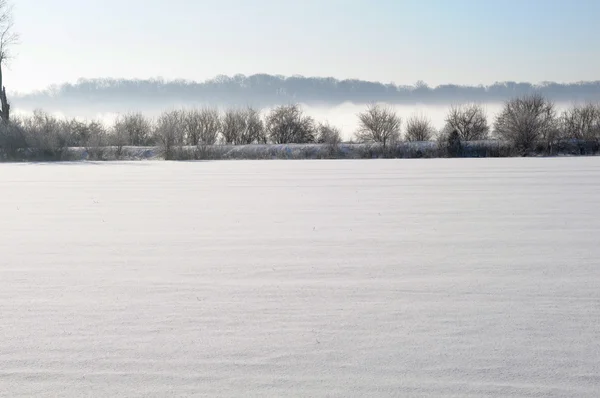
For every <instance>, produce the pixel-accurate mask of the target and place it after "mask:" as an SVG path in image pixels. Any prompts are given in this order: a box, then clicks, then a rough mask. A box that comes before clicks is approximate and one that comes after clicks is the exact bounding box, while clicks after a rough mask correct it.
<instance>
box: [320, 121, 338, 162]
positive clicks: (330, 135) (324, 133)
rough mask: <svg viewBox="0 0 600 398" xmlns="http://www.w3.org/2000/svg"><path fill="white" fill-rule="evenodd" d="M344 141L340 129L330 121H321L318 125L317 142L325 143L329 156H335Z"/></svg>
mask: <svg viewBox="0 0 600 398" xmlns="http://www.w3.org/2000/svg"><path fill="white" fill-rule="evenodd" d="M341 142H342V134H341V132H340V129H338V128H337V127H335V126H332V125H330V124H329V123H328V122H325V123H319V125H318V126H317V143H319V144H324V145H325V146H326V148H327V152H328V155H329V156H333V155H335V154H336V152H337V151H338V149H339V145H340V143H341Z"/></svg>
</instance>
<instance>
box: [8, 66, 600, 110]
mask: <svg viewBox="0 0 600 398" xmlns="http://www.w3.org/2000/svg"><path fill="white" fill-rule="evenodd" d="M533 91H538V92H541V93H542V94H544V95H545V96H547V97H549V98H550V99H552V100H555V101H599V100H600V81H591V82H578V83H553V82H545V83H542V84H538V85H534V84H531V83H519V82H499V83H495V84H492V85H489V86H483V85H480V86H460V85H453V84H445V85H440V86H437V87H429V86H428V85H427V84H425V83H424V82H418V83H417V84H415V85H414V86H398V85H395V84H392V83H388V84H386V83H380V82H370V81H364V80H356V79H347V80H338V79H334V78H331V77H325V78H321V77H303V76H291V77H284V76H274V75H267V74H257V75H252V76H244V75H236V76H233V77H228V76H217V77H216V78H214V79H210V80H206V81H204V82H194V81H187V80H174V81H165V80H163V79H148V80H137V79H135V80H129V79H109V78H106V79H81V80H79V81H78V82H77V83H74V84H71V83H65V84H62V85H59V86H53V87H50V88H48V89H46V90H43V91H38V92H34V93H28V94H20V95H15V96H13V97H12V100H13V103H14V104H15V106H17V107H21V108H32V107H42V108H45V109H48V108H59V107H62V106H78V107H81V106H94V107H96V108H97V107H99V108H104V107H107V109H108V108H114V107H115V106H117V105H118V106H133V105H140V104H143V105H144V106H149V107H158V108H165V107H169V106H173V105H178V104H204V103H210V104H213V105H218V106H221V105H230V106H233V105H249V104H252V105H255V106H260V107H264V106H272V105H278V104H282V103H290V102H298V103H305V104H309V105H338V104H341V103H345V102H351V103H357V104H358V103H360V104H363V103H368V102H373V101H376V102H387V103H390V104H417V103H419V104H448V103H458V102H471V101H476V102H497V101H503V100H506V99H508V98H511V97H514V96H518V95H522V94H527V93H530V92H533Z"/></svg>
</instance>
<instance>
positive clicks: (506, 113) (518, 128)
mask: <svg viewBox="0 0 600 398" xmlns="http://www.w3.org/2000/svg"><path fill="white" fill-rule="evenodd" d="M494 129H495V134H496V135H497V136H498V137H499V138H501V139H503V140H506V141H507V142H509V143H510V144H511V145H512V146H513V147H514V148H515V149H516V150H517V151H519V152H520V153H521V154H522V155H525V154H527V153H528V152H529V151H531V150H532V149H534V148H535V146H536V145H537V144H540V143H541V144H542V145H543V146H545V147H546V149H548V148H549V147H551V146H552V145H553V143H555V142H556V140H557V139H558V128H557V120H556V111H555V108H554V103H552V102H550V101H548V100H547V99H546V98H544V97H542V96H541V95H539V94H533V95H528V96H525V97H520V98H515V99H512V100H509V101H507V102H506V103H505V104H504V108H503V109H502V111H501V112H500V114H498V116H497V117H496V122H495V124H494Z"/></svg>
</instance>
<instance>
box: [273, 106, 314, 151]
mask: <svg viewBox="0 0 600 398" xmlns="http://www.w3.org/2000/svg"><path fill="white" fill-rule="evenodd" d="M265 127H266V130H267V133H268V135H269V138H270V140H271V142H273V143H275V144H307V143H310V142H314V141H315V122H314V120H313V119H312V118H311V117H310V116H305V115H304V114H303V113H302V110H301V109H300V106H299V105H297V104H294V105H282V106H278V107H276V108H274V109H273V110H272V111H271V112H270V113H269V114H268V115H267V118H266V122H265Z"/></svg>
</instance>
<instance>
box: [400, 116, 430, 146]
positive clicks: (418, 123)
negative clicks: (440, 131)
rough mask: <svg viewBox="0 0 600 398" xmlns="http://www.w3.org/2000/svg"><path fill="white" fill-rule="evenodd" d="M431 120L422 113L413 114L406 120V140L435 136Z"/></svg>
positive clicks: (421, 139)
mask: <svg viewBox="0 0 600 398" xmlns="http://www.w3.org/2000/svg"><path fill="white" fill-rule="evenodd" d="M435 133H436V131H435V129H434V128H433V125H432V124H431V120H430V119H429V118H427V117H425V116H423V115H413V116H411V117H410V118H409V119H408V120H407V121H406V133H405V135H404V138H405V139H406V141H429V140H431V139H432V138H433V137H434V136H435Z"/></svg>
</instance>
